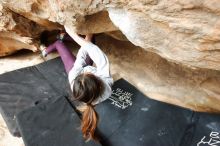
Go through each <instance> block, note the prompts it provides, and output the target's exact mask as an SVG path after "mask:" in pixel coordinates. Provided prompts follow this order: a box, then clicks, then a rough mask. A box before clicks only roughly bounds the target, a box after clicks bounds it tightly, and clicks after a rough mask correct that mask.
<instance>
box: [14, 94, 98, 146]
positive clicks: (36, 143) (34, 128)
mask: <svg viewBox="0 0 220 146" xmlns="http://www.w3.org/2000/svg"><path fill="white" fill-rule="evenodd" d="M16 117H17V118H16V120H17V123H18V127H19V130H20V133H21V136H22V137H23V140H24V143H25V146H99V144H98V143H95V142H94V141H89V142H85V140H84V139H83V136H82V133H81V129H80V119H79V117H78V115H77V113H76V112H75V111H74V109H73V108H72V106H71V105H70V103H69V102H68V100H67V99H66V98H65V97H63V96H61V97H55V98H53V99H51V100H50V101H49V102H44V103H39V104H36V105H35V106H34V107H30V108H28V109H26V110H23V111H21V112H20V113H18V114H17V115H16Z"/></svg>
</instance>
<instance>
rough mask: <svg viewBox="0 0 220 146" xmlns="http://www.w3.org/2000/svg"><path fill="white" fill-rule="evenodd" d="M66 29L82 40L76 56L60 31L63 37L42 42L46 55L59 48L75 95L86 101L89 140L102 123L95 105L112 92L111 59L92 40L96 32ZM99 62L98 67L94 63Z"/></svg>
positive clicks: (85, 133)
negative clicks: (48, 43) (49, 43)
mask: <svg viewBox="0 0 220 146" xmlns="http://www.w3.org/2000/svg"><path fill="white" fill-rule="evenodd" d="M65 30H66V32H67V33H68V34H69V35H70V37H71V38H72V39H73V40H74V41H75V42H76V43H78V44H79V45H80V46H81V48H80V49H79V51H78V53H77V56H76V57H75V56H74V55H73V54H72V53H71V51H70V50H69V49H68V48H67V47H66V46H65V45H64V43H63V39H64V38H65V35H64V34H63V33H62V34H60V39H58V40H57V41H56V42H55V43H53V44H51V45H49V46H48V47H47V48H46V47H45V46H43V45H41V47H40V49H41V50H42V55H43V56H45V57H46V56H47V55H48V54H49V53H50V52H52V51H54V50H57V52H58V53H59V55H60V57H61V59H62V61H63V63H64V67H65V70H66V72H67V74H68V79H69V83H70V87H71V90H72V92H73V98H74V99H75V100H78V101H81V102H82V103H84V104H83V105H84V106H83V107H84V108H81V112H82V124H81V130H82V133H83V136H84V138H85V139H86V140H90V139H93V140H98V138H97V136H96V133H95V130H96V127H97V123H98V115H97V113H96V111H95V109H94V106H95V105H96V104H98V103H100V102H102V101H104V100H106V99H107V98H109V97H110V95H111V86H112V84H113V79H112V77H111V75H110V71H109V61H108V58H107V56H106V55H105V54H104V53H103V51H102V50H101V49H100V48H99V47H98V46H96V45H95V44H93V43H92V42H91V39H92V34H88V35H86V36H85V39H84V38H82V37H80V36H79V35H78V34H77V33H76V32H74V31H72V30H71V29H70V28H69V27H66V26H65ZM93 62H94V63H95V65H96V67H93V66H92V64H93Z"/></svg>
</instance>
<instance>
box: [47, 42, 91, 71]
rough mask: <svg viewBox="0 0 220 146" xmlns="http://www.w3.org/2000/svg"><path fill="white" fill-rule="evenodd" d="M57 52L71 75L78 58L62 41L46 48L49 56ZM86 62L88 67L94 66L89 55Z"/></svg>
mask: <svg viewBox="0 0 220 146" xmlns="http://www.w3.org/2000/svg"><path fill="white" fill-rule="evenodd" d="M55 50H57V52H58V53H59V55H60V57H61V59H62V61H63V64H64V67H65V70H66V72H67V73H69V71H70V70H71V69H72V68H73V66H74V63H75V60H76V57H75V56H74V55H73V54H72V52H71V51H70V50H69V48H67V47H66V46H65V44H64V43H63V42H62V41H61V40H57V41H56V42H54V43H53V44H51V45H49V46H48V47H47V48H46V52H47V54H49V53H51V52H53V51H55ZM85 62H86V65H92V64H93V61H92V60H91V58H90V57H89V56H88V55H87V57H86V60H85Z"/></svg>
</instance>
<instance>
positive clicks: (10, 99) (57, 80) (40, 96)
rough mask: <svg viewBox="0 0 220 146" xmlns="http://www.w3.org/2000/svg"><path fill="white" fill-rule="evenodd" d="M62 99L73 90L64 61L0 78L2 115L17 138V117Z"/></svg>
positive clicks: (52, 61)
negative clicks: (39, 103)
mask: <svg viewBox="0 0 220 146" xmlns="http://www.w3.org/2000/svg"><path fill="white" fill-rule="evenodd" d="M61 95H64V96H70V89H69V85H68V81H67V75H66V73H65V71H64V67H63V64H62V62H61V60H60V58H56V59H53V60H51V61H48V62H44V63H41V64H38V65H36V66H31V67H26V68H22V69H19V70H15V71H12V72H8V73H4V74H1V75H0V111H1V114H2V116H3V118H4V120H5V121H6V124H7V126H8V128H9V131H10V132H11V133H12V135H14V136H19V131H18V128H17V124H16V120H15V118H16V117H15V115H16V114H17V113H19V112H20V111H22V110H24V109H27V108H29V107H31V106H34V105H35V104H36V103H38V102H42V101H44V100H45V101H47V100H48V99H50V98H53V97H57V96H61Z"/></svg>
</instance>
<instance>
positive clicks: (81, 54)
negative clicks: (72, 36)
mask: <svg viewBox="0 0 220 146" xmlns="http://www.w3.org/2000/svg"><path fill="white" fill-rule="evenodd" d="M86 54H87V52H86V51H85V50H84V49H82V47H81V48H80V49H79V51H78V53H77V56H76V61H75V63H74V65H73V68H72V69H71V70H70V72H69V74H68V79H69V83H70V85H72V84H73V81H74V79H75V78H76V77H77V76H78V75H79V74H80V73H81V72H82V70H83V67H84V66H85V65H86V62H85V60H86Z"/></svg>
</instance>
